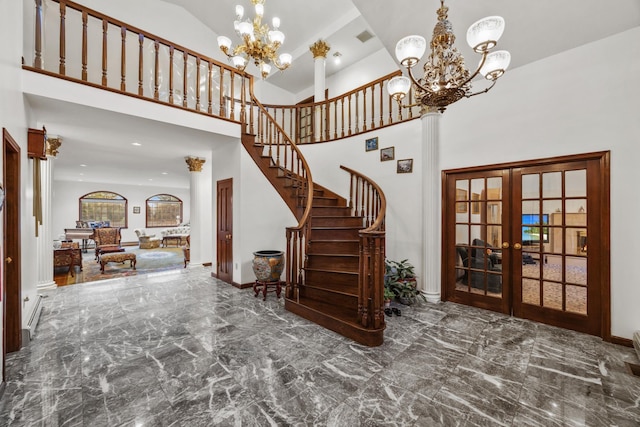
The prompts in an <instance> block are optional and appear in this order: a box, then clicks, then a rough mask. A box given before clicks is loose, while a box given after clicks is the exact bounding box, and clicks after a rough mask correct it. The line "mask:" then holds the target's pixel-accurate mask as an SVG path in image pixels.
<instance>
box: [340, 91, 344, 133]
mask: <svg viewBox="0 0 640 427" xmlns="http://www.w3.org/2000/svg"><path fill="white" fill-rule="evenodd" d="M340 104H341V107H340V110H341V113H340V114H341V115H342V117H341V118H340V124H341V126H342V137H343V138H344V96H343V97H342V98H340Z"/></svg>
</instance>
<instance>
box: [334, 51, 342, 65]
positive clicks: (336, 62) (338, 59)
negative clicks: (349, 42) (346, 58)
mask: <svg viewBox="0 0 640 427" xmlns="http://www.w3.org/2000/svg"><path fill="white" fill-rule="evenodd" d="M341 56H342V54H341V53H340V52H336V53H334V54H333V62H334V63H335V64H336V65H340V61H341V60H340V57H341Z"/></svg>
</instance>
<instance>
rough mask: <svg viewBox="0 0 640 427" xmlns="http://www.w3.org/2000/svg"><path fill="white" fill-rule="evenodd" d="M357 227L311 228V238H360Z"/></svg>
mask: <svg viewBox="0 0 640 427" xmlns="http://www.w3.org/2000/svg"><path fill="white" fill-rule="evenodd" d="M359 231H360V230H358V229H357V228H347V229H333V228H326V229H322V228H314V229H312V230H311V238H312V239H317V240H358V239H359V235H358V232H359Z"/></svg>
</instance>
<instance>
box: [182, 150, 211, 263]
mask: <svg viewBox="0 0 640 427" xmlns="http://www.w3.org/2000/svg"><path fill="white" fill-rule="evenodd" d="M184 160H185V162H187V165H189V172H190V174H189V175H190V177H189V179H190V182H189V184H190V186H189V196H190V202H189V208H190V211H191V217H190V218H189V225H190V227H191V231H190V233H189V234H190V237H189V241H190V242H189V247H190V249H191V250H190V261H189V267H190V268H191V267H202V244H203V241H202V237H203V236H202V229H203V227H202V215H201V212H202V209H204V206H203V201H204V200H206V198H205V197H203V196H202V194H201V192H202V188H203V187H204V186H203V185H202V179H203V178H202V174H201V173H200V172H202V165H204V162H205V161H206V159H202V158H199V157H191V156H188V157H185V158H184Z"/></svg>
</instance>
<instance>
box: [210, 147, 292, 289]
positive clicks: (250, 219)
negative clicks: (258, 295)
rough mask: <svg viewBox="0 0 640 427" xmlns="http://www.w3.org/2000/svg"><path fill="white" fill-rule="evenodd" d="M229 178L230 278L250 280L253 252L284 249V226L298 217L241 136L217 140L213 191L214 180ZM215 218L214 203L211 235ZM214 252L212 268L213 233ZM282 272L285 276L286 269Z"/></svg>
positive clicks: (235, 280)
mask: <svg viewBox="0 0 640 427" xmlns="http://www.w3.org/2000/svg"><path fill="white" fill-rule="evenodd" d="M228 178H232V179H233V263H234V265H233V282H235V283H238V284H246V283H252V282H253V281H254V280H255V275H254V274H253V269H252V261H253V252H255V251H259V250H263V249H274V250H281V251H285V250H286V234H285V233H286V230H285V229H286V227H291V226H295V225H297V224H298V221H297V220H296V219H295V217H294V216H293V214H292V213H291V211H290V210H289V208H288V207H287V205H286V204H285V203H284V201H283V200H282V198H281V197H280V195H279V194H278V193H277V191H276V190H275V189H274V188H273V186H272V185H271V184H270V183H269V181H268V180H267V178H266V177H265V176H264V175H263V174H262V172H261V171H260V169H258V167H257V166H256V164H255V162H254V161H253V159H252V158H251V156H250V155H249V154H248V153H247V152H246V150H245V149H244V147H243V146H242V143H241V142H240V140H238V141H237V143H228V144H224V145H223V144H220V145H218V146H217V147H216V148H215V149H214V152H213V191H214V192H215V191H216V188H217V186H216V183H217V181H219V180H223V179H228ZM214 205H215V196H214ZM216 221H217V216H216V210H215V207H214V211H213V219H212V224H213V225H212V227H213V230H214V235H215V230H216ZM213 252H214V256H213V259H214V267H213V271H214V272H215V269H216V267H215V260H216V248H215V236H214V247H213ZM282 274H283V276H282V277H283V278H284V274H285V273H284V272H283V273H282Z"/></svg>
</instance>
